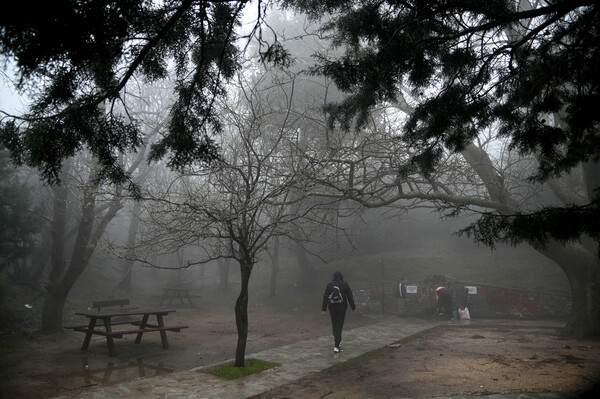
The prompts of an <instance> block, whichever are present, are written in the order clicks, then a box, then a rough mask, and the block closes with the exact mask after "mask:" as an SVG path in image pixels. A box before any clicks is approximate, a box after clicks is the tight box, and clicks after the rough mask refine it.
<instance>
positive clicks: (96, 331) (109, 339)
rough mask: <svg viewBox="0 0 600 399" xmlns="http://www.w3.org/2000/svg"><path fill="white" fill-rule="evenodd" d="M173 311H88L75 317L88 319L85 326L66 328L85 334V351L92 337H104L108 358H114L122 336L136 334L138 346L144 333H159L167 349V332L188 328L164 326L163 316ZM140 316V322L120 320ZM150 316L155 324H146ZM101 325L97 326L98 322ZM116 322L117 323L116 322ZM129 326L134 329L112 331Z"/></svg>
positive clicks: (82, 347) (83, 345) (78, 313)
mask: <svg viewBox="0 0 600 399" xmlns="http://www.w3.org/2000/svg"><path fill="white" fill-rule="evenodd" d="M173 312H175V310H171V309H158V308H157V309H119V310H116V311H102V310H98V311H89V312H77V313H75V314H76V315H79V316H84V317H87V318H88V319H89V323H88V324H87V325H78V326H68V327H66V328H71V329H73V330H74V331H80V332H83V333H85V338H84V340H83V344H82V346H81V349H82V350H84V351H85V350H87V349H88V346H89V344H90V341H91V339H92V335H100V336H104V337H106V343H107V345H108V353H109V354H110V356H116V349H115V342H114V339H115V338H122V337H123V335H127V334H136V335H137V336H136V339H135V343H136V344H139V343H140V342H141V340H142V336H143V335H144V333H148V332H159V333H160V338H161V341H162V345H163V348H164V349H169V342H168V340H167V331H173V332H180V331H181V330H182V329H184V328H188V326H165V323H164V320H163V316H166V315H168V314H169V313H173ZM135 316H141V320H131V319H129V320H121V319H122V318H123V317H135ZM150 316H155V317H156V324H150V323H148V320H149V319H150ZM99 320H100V321H101V324H98V321H99ZM117 320H118V321H117ZM125 324H129V325H132V326H135V327H136V328H134V329H125V330H123V329H118V330H113V327H114V326H118V325H125Z"/></svg>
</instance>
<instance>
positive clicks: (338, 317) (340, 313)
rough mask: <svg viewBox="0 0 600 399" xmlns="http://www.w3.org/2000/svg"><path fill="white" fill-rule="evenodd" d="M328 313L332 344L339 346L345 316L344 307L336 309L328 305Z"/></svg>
mask: <svg viewBox="0 0 600 399" xmlns="http://www.w3.org/2000/svg"><path fill="white" fill-rule="evenodd" d="M329 315H330V316H331V327H332V328H333V345H334V346H335V347H336V348H339V347H340V342H342V328H343V327H344V319H345V318H346V309H344V308H342V309H336V308H334V307H333V306H330V307H329Z"/></svg>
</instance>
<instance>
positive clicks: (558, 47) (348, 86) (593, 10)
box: [285, 0, 600, 335]
mask: <svg viewBox="0 0 600 399" xmlns="http://www.w3.org/2000/svg"><path fill="white" fill-rule="evenodd" d="M285 3H286V4H291V5H293V6H295V7H296V8H297V9H300V10H302V11H305V12H307V13H309V15H311V16H313V17H314V18H320V17H323V18H329V17H331V19H330V20H328V22H327V23H326V24H325V25H324V30H325V33H328V34H329V35H330V37H331V38H332V40H333V43H334V44H336V45H338V46H340V49H341V50H343V51H344V54H343V55H342V56H340V57H338V58H329V57H325V56H322V57H321V58H320V64H319V66H318V67H317V68H316V72H318V73H321V74H324V75H325V76H328V77H330V78H331V79H332V80H333V81H334V82H335V83H336V85H337V86H338V87H339V88H341V89H342V90H344V91H345V92H347V94H348V97H347V98H346V99H345V100H344V101H342V102H338V103H335V104H330V105H328V107H327V110H328V112H329V114H330V116H331V118H330V127H334V126H336V127H341V128H342V129H351V127H352V126H355V127H358V128H365V127H366V126H368V125H369V123H370V122H371V121H372V115H373V111H374V110H375V109H376V108H377V107H378V106H382V105H394V106H396V107H398V108H399V110H400V111H401V112H402V113H404V115H405V116H406V120H405V122H404V123H403V124H402V129H399V130H398V131H397V132H396V133H395V136H396V140H395V141H394V140H391V141H389V142H388V144H384V145H380V146H379V147H378V148H379V149H382V148H387V150H388V151H387V154H389V156H388V157H387V160H386V161H385V162H381V163H379V166H380V167H384V166H386V165H387V166H388V167H391V168H392V169H388V172H387V173H385V174H381V173H380V174H369V175H370V176H371V180H360V182H361V185H360V186H358V185H357V182H358V180H357V177H358V173H359V172H360V173H363V175H364V173H365V171H368V169H360V168H359V166H360V165H363V163H362V162H357V158H352V159H349V158H348V157H345V158H343V159H341V160H340V163H339V171H340V173H342V172H343V173H345V174H346V177H347V178H348V179H349V180H346V181H345V184H340V185H339V186H338V189H339V192H341V193H342V194H341V196H342V197H343V198H354V199H356V200H358V201H361V202H362V203H363V204H365V205H367V206H381V205H384V204H392V203H394V201H400V200H411V199H412V200H435V201H437V203H439V204H441V205H442V206H446V205H447V204H451V205H452V206H454V208H455V209H456V210H461V209H465V207H469V206H482V207H483V208H486V209H487V211H485V212H484V213H483V214H482V217H481V218H480V219H479V221H478V222H476V223H474V224H473V225H471V226H470V227H468V228H466V229H465V230H464V231H465V232H466V233H468V234H471V235H473V236H474V237H475V239H476V240H478V241H481V242H484V243H486V244H487V245H494V244H495V243H496V242H509V243H511V244H518V243H520V242H523V241H526V242H529V243H531V244H532V245H533V246H535V247H536V248H537V249H538V250H540V251H541V252H542V253H544V254H546V255H547V256H549V257H550V258H551V259H553V260H555V261H556V262H557V263H558V264H559V265H560V266H561V268H562V269H563V270H564V271H565V274H566V275H567V277H568V279H569V282H570V284H571V289H572V293H573V312H572V315H571V319H570V321H569V328H570V329H571V331H572V332H573V333H574V334H577V335H598V334H599V333H600V306H599V303H600V294H599V293H598V290H597V287H598V286H600V272H599V267H598V265H599V264H598V254H599V251H598V243H599V240H600V224H599V223H598V220H600V191H599V187H600V173H598V172H599V169H600V167H599V166H598V165H599V160H600V134H599V130H598V122H599V118H600V114H599V113H598V112H597V108H598V104H599V103H600V101H599V100H600V92H599V89H600V80H599V79H598V77H599V76H600V63H599V61H600V40H599V39H600V37H599V36H600V14H599V13H600V10H599V7H598V4H597V2H594V1H590V0H576V1H561V0H557V1H550V2H539V3H538V2H536V3H535V4H534V3H531V4H530V3H529V2H527V1H518V2H514V1H501V0H499V1H467V0H464V1H463V0H459V1H450V2H426V1H400V2H396V1H369V0H367V1H349V2H348V1H345V2H340V1H337V0H321V1H320V0H297V1H285ZM359 21H360V22H359ZM485 131H489V132H492V135H493V138H494V139H496V140H499V141H501V142H503V143H505V144H506V146H507V148H508V149H510V150H514V151H517V152H518V153H520V154H521V155H522V156H527V157H531V158H533V160H532V161H531V165H534V169H529V176H528V177H527V176H526V177H525V178H524V179H522V180H521V183H526V182H529V183H536V182H537V183H543V182H547V183H548V186H550V187H551V188H552V189H553V190H554V192H555V193H556V196H555V197H553V199H552V200H550V201H544V202H537V203H536V202H531V201H530V202H527V203H523V202H521V201H519V200H518V199H519V193H515V194H517V195H516V196H514V195H511V194H510V193H509V192H508V191H507V188H509V187H510V185H511V183H512V182H510V181H507V180H504V176H503V173H502V169H501V168H498V165H497V164H494V162H493V161H492V159H493V157H494V151H493V149H492V148H491V147H489V146H488V147H487V149H486V147H485V145H482V144H485V142H484V141H483V140H481V139H480V137H481V135H482V133H483V132H485ZM365 144H366V142H363V144H360V145H361V146H362V145H365ZM399 146H400V147H401V148H399ZM446 150H449V151H450V152H451V153H456V154H461V155H462V156H463V159H464V161H466V164H465V163H464V162H460V163H458V164H456V165H465V166H468V168H466V169H465V168H463V169H460V171H461V172H460V173H459V172H458V171H455V172H454V174H448V175H447V176H446V177H445V180H441V181H440V180H439V179H438V177H440V176H441V175H442V173H443V171H444V170H445V166H444V165H447V164H446V162H456V161H455V160H454V158H451V157H449V153H448V152H447V151H446ZM394 151H401V152H394ZM378 158H379V159H380V160H383V159H385V158H382V157H381V156H378ZM358 160H359V161H360V159H358ZM440 168H441V169H440ZM378 169H379V168H378V167H376V165H374V164H371V171H372V172H375V170H378ZM379 171H380V172H381V170H379ZM463 173H464V174H463ZM577 175H579V176H581V178H582V179H581V182H582V185H580V186H578V187H581V188H582V190H579V189H575V190H572V192H571V193H570V194H572V195H571V196H570V197H569V196H565V195H561V194H564V193H565V192H566V190H564V189H563V190H560V188H561V187H560V184H558V183H559V181H560V180H562V181H565V180H567V179H569V178H573V177H575V176H577ZM340 176H341V175H340ZM451 176H454V178H455V179H458V178H461V179H462V178H463V177H465V176H471V177H472V178H474V179H473V180H472V182H473V183H474V184H479V186H478V185H474V186H472V187H471V188H468V189H467V188H466V187H467V186H465V190H466V191H456V190H454V189H450V185H449V183H451V182H452V178H451ZM414 177H418V179H417V180H415V181H413V182H412V183H410V180H412V179H413V178H414ZM560 177H563V179H559V178H560ZM353 179H354V180H353ZM365 182H369V183H370V184H369V185H367V186H365V185H364V183H365ZM477 182H478V183H477ZM394 186H395V189H394ZM375 187H377V189H375ZM530 187H535V184H534V185H531V186H530ZM538 187H539V185H538ZM373 190H375V191H373ZM458 194H461V195H458ZM479 194H482V195H483V197H480V196H479ZM520 194H523V193H520ZM576 196H578V198H576ZM482 200H483V201H482ZM561 201H563V202H561ZM376 204H377V205H376ZM536 204H537V206H536ZM540 204H541V205H540ZM578 243H581V245H577V244H578Z"/></svg>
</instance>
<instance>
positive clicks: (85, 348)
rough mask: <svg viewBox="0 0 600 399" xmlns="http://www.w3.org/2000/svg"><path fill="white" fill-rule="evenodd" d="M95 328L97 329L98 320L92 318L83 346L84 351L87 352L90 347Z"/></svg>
mask: <svg viewBox="0 0 600 399" xmlns="http://www.w3.org/2000/svg"><path fill="white" fill-rule="evenodd" d="M95 327H96V318H95V317H90V322H89V323H88V330H87V332H86V333H85V338H84V339H83V345H81V350H82V351H86V350H87V348H88V346H89V345H90V340H91V339H92V334H93V331H94V328H95Z"/></svg>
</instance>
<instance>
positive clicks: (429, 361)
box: [253, 320, 600, 399]
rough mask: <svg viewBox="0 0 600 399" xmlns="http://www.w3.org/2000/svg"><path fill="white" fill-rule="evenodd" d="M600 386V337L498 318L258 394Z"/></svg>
mask: <svg viewBox="0 0 600 399" xmlns="http://www.w3.org/2000/svg"><path fill="white" fill-rule="evenodd" d="M505 323H507V324H505ZM517 323H518V322H517ZM484 324H491V325H484ZM599 383H600V342H599V341H589V340H588V341H579V340H572V339H563V338H560V336H559V335H558V330H557V329H555V328H539V327H537V328H536V327H532V326H527V325H525V326H517V325H515V321H512V320H511V321H505V322H503V321H501V320H492V321H488V322H485V323H484V322H478V323H472V324H468V325H459V324H456V325H446V326H442V327H440V328H437V329H436V330H434V331H432V332H430V333H428V334H425V335H423V336H421V337H418V338H412V339H408V340H406V341H404V342H399V343H396V344H392V345H390V346H388V347H386V348H383V349H382V350H381V351H379V352H377V354H376V355H373V356H368V357H367V358H363V359H360V360H359V361H355V362H352V361H351V362H348V364H346V365H343V366H341V367H335V368H332V369H329V370H326V371H323V372H321V373H317V374H313V375H309V376H307V377H304V378H302V379H300V380H297V381H295V382H293V383H289V384H287V385H284V386H281V387H279V388H275V389H273V390H270V391H268V392H265V393H263V394H261V395H257V396H254V397H253V399H267V398H269V399H274V398H277V399H284V398H294V399H309V398H311V399H312V398H327V399H340V398H345V399H359V398H360V399H364V398H371V399H375V398H406V397H408V398H422V397H439V396H443V397H451V396H471V395H489V394H509V393H527V392H538V393H541V392H564V393H574V396H575V397H590V398H597V397H598V393H599V392H598V390H597V387H598V384H599Z"/></svg>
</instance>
